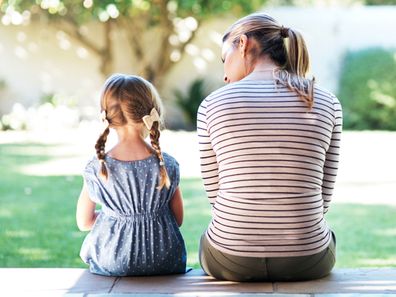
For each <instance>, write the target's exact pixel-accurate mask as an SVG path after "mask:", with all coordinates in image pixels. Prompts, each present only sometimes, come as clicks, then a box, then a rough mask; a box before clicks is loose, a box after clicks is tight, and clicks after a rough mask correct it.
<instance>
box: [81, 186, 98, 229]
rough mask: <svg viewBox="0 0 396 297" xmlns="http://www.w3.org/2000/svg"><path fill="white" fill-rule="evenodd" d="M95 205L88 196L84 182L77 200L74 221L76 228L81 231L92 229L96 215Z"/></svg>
mask: <svg viewBox="0 0 396 297" xmlns="http://www.w3.org/2000/svg"><path fill="white" fill-rule="evenodd" d="M95 207H96V204H95V202H93V201H92V200H91V199H90V198H89V195H88V191H87V186H86V184H85V182H84V186H83V188H82V190H81V194H80V197H79V198H78V202H77V211H76V221H77V226H78V229H80V230H81V231H90V230H91V229H92V226H93V224H94V223H95V220H96V217H97V216H98V212H96V211H95Z"/></svg>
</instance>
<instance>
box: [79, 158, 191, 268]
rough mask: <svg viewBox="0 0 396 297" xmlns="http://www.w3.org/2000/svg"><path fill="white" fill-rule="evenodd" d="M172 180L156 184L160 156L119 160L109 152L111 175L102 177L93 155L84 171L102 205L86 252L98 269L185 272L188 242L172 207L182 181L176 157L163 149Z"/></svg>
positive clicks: (84, 248) (83, 250)
mask: <svg viewBox="0 0 396 297" xmlns="http://www.w3.org/2000/svg"><path fill="white" fill-rule="evenodd" d="M164 159H165V163H166V167H167V171H168V174H169V178H170V180H171V181H172V182H171V185H170V187H169V189H167V188H163V189H162V190H161V191H160V190H158V189H157V184H158V183H157V181H158V176H159V174H160V173H159V172H160V170H159V165H158V161H157V159H156V156H155V155H151V156H150V157H148V158H146V159H144V160H137V161H120V160H117V159H113V158H111V157H109V156H106V164H107V167H108V169H109V172H111V173H110V176H109V179H108V181H103V179H101V178H100V177H99V169H100V163H99V162H98V160H97V158H94V159H93V160H91V161H90V162H89V163H88V164H87V166H86V168H85V171H84V178H85V181H86V183H87V186H88V191H89V195H90V197H91V198H92V199H93V200H94V202H96V203H97V204H99V205H101V206H102V209H101V210H102V211H101V214H100V215H99V216H98V218H97V220H96V222H95V225H94V226H93V228H92V230H91V232H90V234H89V235H88V236H87V238H86V239H85V241H84V244H83V246H82V248H81V257H82V258H83V260H84V261H85V262H87V263H89V264H90V266H91V271H92V272H93V273H98V274H102V275H103V274H104V275H152V274H169V273H183V272H184V271H185V262H186V253H185V249H184V242H183V239H182V236H181V234H180V231H179V228H178V226H177V223H176V221H175V218H174V216H173V214H172V213H171V210H170V208H169V201H170V199H171V198H172V196H173V194H174V192H175V190H176V188H177V185H178V183H179V167H178V163H177V161H176V160H175V159H174V158H172V157H171V156H169V155H167V154H164Z"/></svg>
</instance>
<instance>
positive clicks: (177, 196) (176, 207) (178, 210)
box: [169, 187, 184, 227]
mask: <svg viewBox="0 0 396 297" xmlns="http://www.w3.org/2000/svg"><path fill="white" fill-rule="evenodd" d="M169 205H170V208H171V210H172V212H173V215H174V216H175V219H176V222H177V224H178V225H179V227H180V226H181V225H182V224H183V215H184V213H183V197H182V193H181V191H180V189H179V187H177V188H176V191H175V193H174V194H173V197H172V199H171V200H170V202H169Z"/></svg>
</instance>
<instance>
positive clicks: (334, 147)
mask: <svg viewBox="0 0 396 297" xmlns="http://www.w3.org/2000/svg"><path fill="white" fill-rule="evenodd" d="M334 100H335V102H334V103H333V104H334V128H333V133H332V136H331V141H330V146H329V149H328V151H327V152H326V160H325V164H324V172H323V184H322V198H323V212H324V213H327V211H328V210H329V206H330V202H331V199H332V196H333V192H334V185H335V181H336V177H337V171H338V162H339V157H340V142H341V132H342V107H341V104H340V103H339V101H338V99H337V98H334Z"/></svg>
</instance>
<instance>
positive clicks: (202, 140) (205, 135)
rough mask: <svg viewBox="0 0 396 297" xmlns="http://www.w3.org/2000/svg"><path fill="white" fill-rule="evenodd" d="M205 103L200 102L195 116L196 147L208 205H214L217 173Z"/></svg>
mask: <svg viewBox="0 0 396 297" xmlns="http://www.w3.org/2000/svg"><path fill="white" fill-rule="evenodd" d="M206 113H207V102H206V100H204V101H202V103H201V105H200V107H199V109H198V114H197V132H198V146H199V154H200V161H201V176H202V179H203V183H204V187H205V191H206V194H207V196H208V199H209V203H210V204H212V205H213V204H214V203H215V201H216V197H217V192H218V190H219V171H218V163H217V159H216V154H215V152H214V151H213V148H212V143H211V140H210V133H209V130H208V123H207V117H206Z"/></svg>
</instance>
